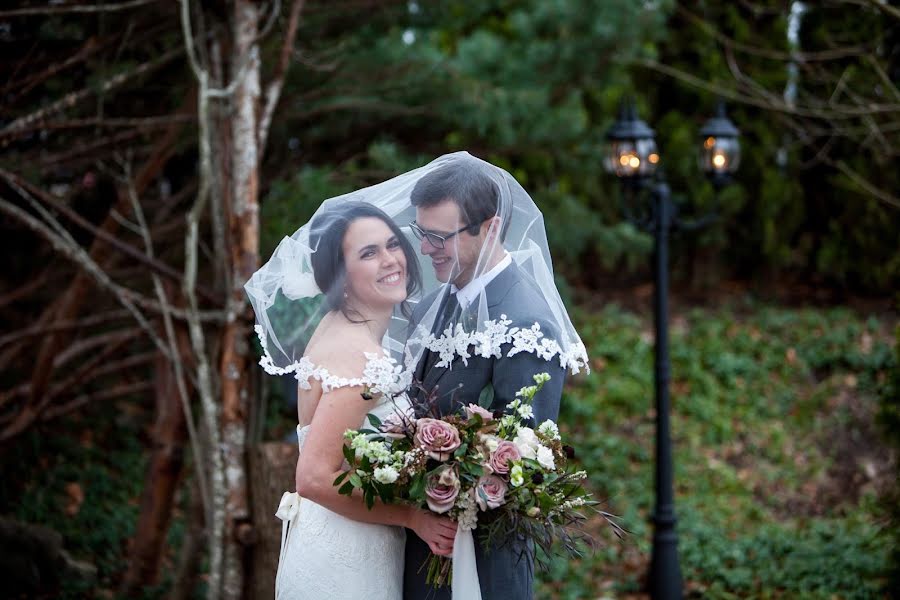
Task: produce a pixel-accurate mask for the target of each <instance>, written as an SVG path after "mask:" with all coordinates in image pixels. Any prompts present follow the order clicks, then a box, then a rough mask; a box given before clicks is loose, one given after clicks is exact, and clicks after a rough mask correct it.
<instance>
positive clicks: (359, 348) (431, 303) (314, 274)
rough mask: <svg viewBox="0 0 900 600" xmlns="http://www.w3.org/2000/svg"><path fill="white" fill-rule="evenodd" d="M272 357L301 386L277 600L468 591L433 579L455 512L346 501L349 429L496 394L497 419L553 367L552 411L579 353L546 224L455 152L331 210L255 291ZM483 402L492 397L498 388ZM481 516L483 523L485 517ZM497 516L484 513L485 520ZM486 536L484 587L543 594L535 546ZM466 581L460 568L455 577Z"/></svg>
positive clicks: (552, 414) (481, 551) (509, 184)
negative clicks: (538, 589) (342, 488)
mask: <svg viewBox="0 0 900 600" xmlns="http://www.w3.org/2000/svg"><path fill="white" fill-rule="evenodd" d="M246 290H247V293H248V295H249V297H250V300H251V303H252V305H253V308H254V310H255V312H256V317H257V326H256V331H257V334H258V336H259V339H260V342H261V344H262V348H263V351H264V355H263V358H262V360H261V364H262V366H263V367H264V368H265V370H266V371H267V372H268V373H270V374H273V375H282V376H284V375H286V374H292V375H293V376H294V377H296V379H297V382H298V403H297V412H298V417H299V425H298V438H299V444H300V457H299V460H298V463H297V470H296V481H295V484H296V493H285V495H284V497H283V499H282V503H281V506H279V509H278V513H277V514H278V516H279V517H280V518H281V519H282V521H283V528H284V529H283V535H282V550H281V558H280V561H279V567H278V573H277V575H276V598H279V599H285V600H287V599H291V600H293V599H301V598H303V599H305V598H309V599H329V600H338V599H342V598H354V599H355V598H371V599H376V600H380V599H383V600H399V599H401V598H405V599H409V600H419V599H422V600H424V599H425V598H429V599H442V598H447V599H449V598H451V597H456V598H459V597H460V591H459V590H456V589H454V590H451V589H450V588H449V587H433V586H431V585H429V584H427V583H426V570H425V569H423V568H422V567H423V564H424V563H425V562H426V560H427V559H428V557H429V556H430V554H431V553H434V554H436V555H439V556H448V557H449V556H453V555H454V543H455V540H456V539H457V525H456V523H455V522H454V521H452V520H451V519H449V518H447V517H446V516H442V515H439V514H436V513H434V512H431V511H427V510H424V509H420V508H416V507H412V506H408V505H403V504H384V503H381V502H378V501H376V502H375V505H374V506H373V507H372V508H371V509H369V508H367V507H366V504H365V502H364V500H363V498H362V497H360V496H357V495H356V494H355V493H354V494H353V495H351V496H347V495H342V494H339V493H338V488H337V487H335V486H334V485H333V483H334V481H335V479H336V478H337V477H338V476H339V475H340V474H341V473H342V471H343V470H344V469H346V464H345V462H344V441H345V440H344V432H345V431H346V430H348V429H360V428H362V427H372V425H371V423H372V422H371V421H369V415H370V414H371V415H375V417H376V418H377V420H378V421H384V420H385V418H387V417H388V415H390V414H391V413H392V412H395V411H402V412H404V413H407V414H409V415H412V416H422V415H424V414H426V413H427V412H428V411H431V413H430V414H435V413H436V414H438V415H440V416H445V415H450V414H453V413H455V412H459V411H461V409H462V408H463V407H465V406H467V405H469V404H477V403H478V402H479V399H480V398H482V399H483V398H484V397H485V396H484V395H483V394H484V393H485V391H486V390H488V392H489V393H492V394H493V396H492V401H491V404H490V407H489V410H491V411H493V412H497V411H500V412H503V411H504V410H506V409H507V405H508V404H509V403H510V402H511V401H513V399H514V398H515V396H516V393H517V392H518V391H519V390H520V389H521V388H523V387H525V386H528V385H531V384H532V383H533V376H534V375H535V374H538V373H548V374H549V375H550V376H551V379H550V380H549V382H547V383H546V385H545V386H544V388H543V389H542V391H541V393H540V394H539V395H538V396H537V397H535V400H534V405H533V410H534V421H535V422H536V423H540V422H542V421H544V420H545V419H552V420H554V421H555V420H556V418H557V414H558V411H559V402H560V396H561V393H562V388H563V383H564V380H565V377H566V374H567V373H569V372H572V373H577V372H578V371H579V370H580V369H581V368H584V367H586V361H587V356H586V353H585V348H584V345H583V344H582V342H581V340H580V338H579V336H578V333H577V332H576V331H575V329H574V327H573V325H572V322H571V320H570V319H569V316H568V314H567V312H566V309H565V306H564V305H563V302H562V300H561V298H560V295H559V293H558V291H557V289H556V285H555V283H554V278H553V267H552V263H551V260H550V254H549V250H548V247H547V238H546V232H545V229H544V221H543V217H542V216H541V213H540V211H539V210H538V209H537V207H536V206H535V204H534V202H533V201H532V199H531V198H530V197H529V195H528V194H527V192H525V190H524V189H523V188H522V186H520V185H519V184H518V182H516V180H515V179H514V178H513V177H512V176H511V175H510V174H509V173H507V172H506V171H505V170H503V169H501V168H498V167H496V166H494V165H491V164H490V163H487V162H485V161H482V160H480V159H477V158H475V157H473V156H471V155H469V154H468V153H465V152H458V153H454V154H448V155H445V156H442V157H439V158H437V159H436V160H434V161H432V162H431V163H429V164H427V165H425V166H423V167H420V168H418V169H415V170H413V171H410V172H408V173H404V174H402V175H400V176H397V177H395V178H393V179H390V180H388V181H385V182H383V183H380V184H377V185H374V186H371V187H368V188H364V189H362V190H358V191H355V192H352V193H349V194H345V195H342V196H338V197H335V198H331V199H328V200H326V201H325V202H323V204H322V205H321V206H320V207H319V209H318V210H317V211H316V213H315V215H314V216H313V218H312V219H311V220H310V221H309V222H308V223H307V224H305V225H303V226H302V227H301V228H300V229H299V230H298V231H297V232H296V233H294V234H293V235H292V236H290V237H286V238H284V239H283V240H282V242H281V243H280V244H279V246H278V248H277V249H276V250H275V252H274V254H273V256H272V258H271V259H270V260H269V261H268V262H267V263H266V264H265V265H264V266H263V267H262V268H261V269H260V270H259V271H257V272H256V273H255V274H254V275H253V277H252V278H251V279H250V281H249V282H248V283H247V285H246ZM488 397H490V396H488ZM481 518H482V517H479V519H481ZM484 518H489V515H484ZM478 533H479V532H478V529H477V528H476V530H475V532H474V537H475V540H476V541H475V544H474V546H475V548H474V550H475V552H474V554H475V560H474V568H473V567H472V566H471V565H462V564H460V565H457V567H459V568H464V567H466V568H470V569H472V570H473V571H474V570H475V569H477V574H476V573H473V575H477V585H476V586H475V591H474V592H472V593H474V594H476V595H477V593H478V588H480V595H481V598H484V599H485V600H494V599H500V598H503V599H508V598H531V597H532V596H533V592H532V587H533V578H534V573H533V565H534V556H533V552H534V550H533V545H532V544H530V543H529V542H528V541H527V540H522V539H508V540H493V541H492V543H491V547H487V544H486V542H485V541H484V540H482V538H481V536H479V535H478ZM454 576H455V575H454Z"/></svg>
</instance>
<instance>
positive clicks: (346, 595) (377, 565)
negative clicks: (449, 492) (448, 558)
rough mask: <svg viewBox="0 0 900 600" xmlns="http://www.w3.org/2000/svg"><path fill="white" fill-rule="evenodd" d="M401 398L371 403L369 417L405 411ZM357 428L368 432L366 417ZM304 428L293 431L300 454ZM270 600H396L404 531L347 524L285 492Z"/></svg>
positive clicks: (348, 521) (400, 585)
mask: <svg viewBox="0 0 900 600" xmlns="http://www.w3.org/2000/svg"><path fill="white" fill-rule="evenodd" d="M408 404H409V403H408V400H407V399H406V398H405V396H401V397H398V398H396V399H395V400H394V401H393V402H392V401H391V400H389V399H387V398H386V397H382V399H380V400H378V401H377V404H375V405H374V406H373V409H372V410H371V411H369V412H370V414H374V415H375V416H376V417H378V418H379V419H382V420H383V419H384V418H385V417H387V416H388V415H389V414H390V413H392V412H394V411H395V410H397V409H398V408H401V409H402V408H404V407H405V406H408ZM361 427H371V424H370V423H369V421H368V418H366V419H365V421H364V422H363V423H361ZM308 430H309V426H308V425H307V426H305V427H300V426H298V427H297V436H298V443H299V445H300V452H303V442H304V440H305V439H306V434H307V432H308ZM278 516H279V517H280V518H282V520H283V521H284V530H283V534H282V548H281V558H280V560H279V564H278V573H277V575H276V579H275V598H276V600H344V599H346V600H351V599H352V600H357V599H360V598H366V599H367V600H401V599H402V598H403V563H404V552H405V546H406V531H405V530H404V529H403V528H402V527H395V526H390V525H376V524H373V523H362V522H360V521H353V520H351V519H348V518H346V517H343V516H341V515H339V514H337V513H334V512H332V511H330V510H328V509H327V508H325V507H323V506H321V505H319V504H316V503H315V502H312V501H310V500H307V499H306V498H300V497H298V496H297V494H296V493H293V492H291V493H285V495H284V497H283V498H282V505H281V506H280V507H279V511H278Z"/></svg>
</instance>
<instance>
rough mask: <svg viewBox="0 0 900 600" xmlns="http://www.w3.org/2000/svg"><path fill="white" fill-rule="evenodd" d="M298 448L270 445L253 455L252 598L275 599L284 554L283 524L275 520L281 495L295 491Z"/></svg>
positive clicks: (251, 472)
mask: <svg viewBox="0 0 900 600" xmlns="http://www.w3.org/2000/svg"><path fill="white" fill-rule="evenodd" d="M297 458H298V452H297V445H296V444H289V443H284V442H269V443H265V444H258V445H256V446H253V448H252V449H251V452H250V483H251V485H250V490H251V496H252V503H253V504H252V507H253V526H254V528H255V529H256V546H255V548H254V551H253V562H252V567H251V570H250V586H249V590H250V593H249V597H250V598H251V599H254V600H256V599H259V600H269V599H270V598H274V597H275V572H276V570H277V569H278V555H279V553H280V551H281V521H280V520H278V519H277V518H276V517H275V511H276V510H277V508H278V502H279V501H280V500H281V495H282V494H283V493H284V492H286V491H289V490H293V489H294V473H295V471H296V468H297Z"/></svg>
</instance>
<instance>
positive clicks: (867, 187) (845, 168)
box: [826, 160, 900, 208]
mask: <svg viewBox="0 0 900 600" xmlns="http://www.w3.org/2000/svg"><path fill="white" fill-rule="evenodd" d="M826 162H827V163H828V164H830V165H832V166H834V167H836V168H837V169H838V170H839V171H840V172H841V173H843V174H844V175H846V176H847V177H848V178H850V180H851V181H852V182H853V183H855V184H856V185H857V186H858V187H859V188H861V189H862V190H863V191H864V192H866V193H867V194H871V195H872V196H875V197H876V198H878V199H879V200H881V201H882V202H884V203H885V204H888V205H889V206H893V207H894V208H900V198H897V197H896V196H893V195H891V194H889V193H888V192H886V191H884V190H882V189H881V188H879V187H877V186H875V185H873V184H872V183H871V182H870V181H868V180H867V179H865V178H864V177H863V176H862V175H860V174H859V173H857V172H856V171H855V170H853V169H852V168H850V166H849V165H848V164H847V163H846V162H844V161H842V160H838V161H832V160H827V161H826Z"/></svg>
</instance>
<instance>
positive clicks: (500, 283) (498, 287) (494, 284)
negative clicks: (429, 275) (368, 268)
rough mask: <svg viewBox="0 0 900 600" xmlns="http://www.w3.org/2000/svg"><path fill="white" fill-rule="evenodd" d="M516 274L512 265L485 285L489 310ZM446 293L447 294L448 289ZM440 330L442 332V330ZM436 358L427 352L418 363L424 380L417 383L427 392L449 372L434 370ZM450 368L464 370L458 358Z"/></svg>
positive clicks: (504, 296)
mask: <svg viewBox="0 0 900 600" xmlns="http://www.w3.org/2000/svg"><path fill="white" fill-rule="evenodd" d="M517 273H518V267H517V266H516V264H515V263H512V264H511V265H509V266H508V267H507V268H505V269H503V271H501V272H500V273H499V274H498V275H497V276H496V277H495V278H494V279H493V280H491V282H490V283H488V284H487V287H486V288H485V291H484V293H485V300H486V302H487V306H488V308H489V309H490V308H493V307H495V306H497V305H499V304H500V303H502V301H503V300H504V299H505V298H506V295H507V294H508V293H509V290H510V288H511V287H512V286H513V284H515V282H516V281H517V280H518V277H517ZM447 293H448V294H449V287H448V290H447ZM442 305H446V298H445V299H444V300H443V301H442ZM440 321H441V322H443V319H440ZM441 329H442V330H443V328H441ZM435 335H437V334H435ZM438 358H439V357H438V355H437V353H433V352H431V351H430V350H429V351H428V352H427V353H426V356H425V357H423V360H421V361H420V362H419V364H420V366H422V373H421V374H422V375H423V376H424V378H423V377H419V381H422V385H423V386H424V387H425V389H426V390H428V391H429V392H430V391H431V390H433V389H434V388H435V386H436V385H438V383H439V382H440V380H441V379H443V377H444V376H445V375H446V374H447V373H448V372H449V371H450V370H451V369H450V368H449V367H441V368H435V367H434V364H435V363H436V362H437V361H438ZM451 366H452V367H455V368H457V369H462V368H465V366H464V365H463V364H462V362H461V361H460V359H458V358H454V359H453V362H452V363H451ZM447 391H448V390H443V392H441V395H443V394H444V393H447Z"/></svg>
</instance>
